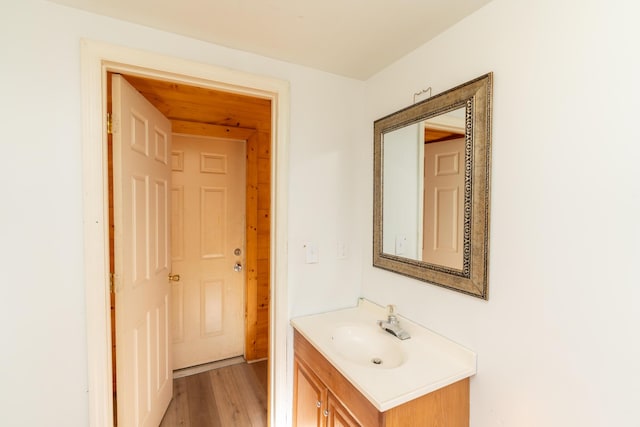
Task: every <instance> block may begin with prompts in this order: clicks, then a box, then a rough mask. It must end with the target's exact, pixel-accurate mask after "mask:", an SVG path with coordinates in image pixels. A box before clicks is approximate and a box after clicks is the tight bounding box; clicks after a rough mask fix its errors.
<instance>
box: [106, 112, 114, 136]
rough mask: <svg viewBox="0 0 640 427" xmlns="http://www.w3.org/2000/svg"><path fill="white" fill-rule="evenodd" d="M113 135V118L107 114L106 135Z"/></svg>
mask: <svg viewBox="0 0 640 427" xmlns="http://www.w3.org/2000/svg"><path fill="white" fill-rule="evenodd" d="M112 133H113V117H112V116H111V113H107V135H111V134H112Z"/></svg>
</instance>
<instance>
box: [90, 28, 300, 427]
mask: <svg viewBox="0 0 640 427" xmlns="http://www.w3.org/2000/svg"><path fill="white" fill-rule="evenodd" d="M109 71H112V72H115V73H122V74H127V75H132V76H139V77H146V78H150V79H157V80H161V81H166V82H173V83H182V84H187V85H192V86H197V87H202V88H207V89H218V90H222V91H226V92H230V93H237V94H242V95H249V96H255V97H258V98H265V99H269V100H270V101H271V125H272V133H271V137H270V141H269V147H270V152H271V162H270V172H269V174H270V176H271V186H270V191H269V197H270V198H271V210H270V218H269V221H270V223H271V232H270V235H271V241H270V246H271V247H270V253H271V258H270V261H269V273H268V274H269V282H270V284H271V288H270V298H269V335H268V336H269V338H268V360H269V362H268V366H269V374H270V377H269V381H268V387H269V405H268V406H269V423H270V425H286V423H287V420H288V413H289V401H290V394H291V393H290V390H289V389H290V384H291V378H290V375H289V373H288V369H287V365H288V363H289V361H288V354H287V342H288V332H289V328H288V308H287V307H288V302H287V301H288V291H287V255H286V242H287V218H286V211H287V168H286V165H287V145H288V128H289V126H288V124H289V122H288V119H289V114H288V112H289V84H288V83H287V82H285V81H282V80H277V79H273V78H269V77H264V76H258V75H254V74H250V73H245V72H238V71H234V70H229V69H226V68H221V67H217V66H213V65H207V64H203V63H196V62H192V61H187V60H184V59H179V58H172V57H166V56H163V55H159V54H155V53H151V52H144V51H139V50H134V49H129V48H124V47H121V46H114V45H109V44H106V43H101V42H95V41H89V40H82V42H81V79H82V81H81V83H82V116H83V138H82V149H83V150H82V151H83V183H84V189H83V195H84V207H83V209H84V214H83V217H84V223H83V228H84V236H85V245H84V267H85V276H84V278H85V295H86V307H87V309H86V316H87V323H86V326H87V362H88V397H89V425H91V426H112V425H113V421H114V420H113V400H112V399H113V384H112V375H111V372H112V366H111V360H112V359H111V344H112V342H111V325H110V301H109V297H110V292H109V289H110V277H109V222H108V177H107V136H106V135H107V132H106V130H107V124H106V123H107V121H106V112H107V105H106V104H107V87H106V82H107V78H106V77H107V72H109ZM276 307H277V308H278V309H276Z"/></svg>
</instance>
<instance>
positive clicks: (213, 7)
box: [50, 0, 491, 80]
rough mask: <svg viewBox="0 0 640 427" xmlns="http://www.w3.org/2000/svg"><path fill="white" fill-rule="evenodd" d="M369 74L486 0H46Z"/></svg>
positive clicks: (337, 71) (245, 48)
mask: <svg viewBox="0 0 640 427" xmlns="http://www.w3.org/2000/svg"><path fill="white" fill-rule="evenodd" d="M50 1H53V2H55V3H59V4H62V5H66V6H71V7H74V8H78V9H83V10H86V11H90V12H93V13H97V14H100V15H106V16H110V17H113V18H117V19H120V20H124V21H129V22H133V23H136V24H141V25H144V26H148V27H152V28H156V29H160V30H164V31H169V32H172V33H176V34H181V35H184V36H188V37H192V38H196V39H199V40H203V41H207V42H211V43H215V44H218V45H222V46H227V47H230V48H233V49H238V50H243V51H247V52H253V53H256V54H260V55H263V56H267V57H270V58H274V59H279V60H282V61H286V62H291V63H294V64H299V65H303V66H308V67H311V68H315V69H319V70H323V71H327V72H330V73H334V74H339V75H343V76H346V77H351V78H355V79H360V80H366V79H367V78H369V77H371V76H372V75H373V74H375V73H377V72H378V71H380V70H381V69H383V68H384V67H386V66H387V65H389V64H391V63H393V62H395V61H396V60H398V59H399V58H401V57H402V56H404V55H406V54H407V53H409V52H411V51H412V50H414V49H416V48H418V47H419V46H421V45H422V44H424V43H426V42H427V41H429V40H431V39H432V38H434V37H435V36H437V35H438V34H439V33H441V32H442V31H444V30H445V29H447V28H448V27H450V26H452V25H453V24H455V23H456V22H458V21H460V20H461V19H463V18H464V17H465V16H468V15H470V14H471V13H473V12H474V11H476V10H477V9H479V8H480V7H482V6H483V5H485V4H487V3H489V1H491V0H50Z"/></svg>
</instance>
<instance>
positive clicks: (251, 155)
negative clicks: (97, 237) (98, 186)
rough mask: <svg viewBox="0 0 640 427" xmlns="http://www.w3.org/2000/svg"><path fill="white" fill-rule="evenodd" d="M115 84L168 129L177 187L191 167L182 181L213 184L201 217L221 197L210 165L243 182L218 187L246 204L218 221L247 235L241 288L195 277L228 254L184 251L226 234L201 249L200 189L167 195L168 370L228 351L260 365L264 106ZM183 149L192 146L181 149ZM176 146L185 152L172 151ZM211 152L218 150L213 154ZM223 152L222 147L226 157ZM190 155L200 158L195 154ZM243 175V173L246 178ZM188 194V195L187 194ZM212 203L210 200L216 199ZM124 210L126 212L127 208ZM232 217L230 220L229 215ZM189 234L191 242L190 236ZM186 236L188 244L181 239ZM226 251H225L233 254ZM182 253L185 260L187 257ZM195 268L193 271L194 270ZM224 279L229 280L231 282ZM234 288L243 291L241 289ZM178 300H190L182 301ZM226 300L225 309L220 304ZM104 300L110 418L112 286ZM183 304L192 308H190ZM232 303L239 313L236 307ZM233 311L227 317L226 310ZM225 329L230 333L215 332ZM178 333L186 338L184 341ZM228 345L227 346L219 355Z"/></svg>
mask: <svg viewBox="0 0 640 427" xmlns="http://www.w3.org/2000/svg"><path fill="white" fill-rule="evenodd" d="M113 74H114V73H112V72H108V73H107V112H108V115H109V117H113V115H112V102H111V101H112V97H111V94H112V91H111V81H112V75H113ZM119 76H121V77H122V78H124V79H125V80H126V81H127V82H128V83H129V84H130V85H131V86H132V87H133V89H135V90H136V91H137V92H138V93H139V94H141V95H142V96H143V97H144V98H145V99H146V100H147V101H148V102H149V103H150V104H151V105H152V106H153V107H154V108H155V109H157V110H158V111H159V112H160V113H161V114H162V115H163V116H164V117H166V118H167V119H169V121H170V122H171V128H172V133H173V135H174V138H173V139H174V151H173V152H172V153H170V154H171V155H170V159H171V160H172V162H171V163H172V165H171V169H172V170H173V171H174V172H173V175H174V181H175V180H176V177H178V179H180V180H182V178H180V176H182V175H183V174H184V173H185V171H186V170H191V169H193V171H191V172H189V174H190V175H192V176H193V177H194V178H195V179H198V178H197V176H195V175H200V176H201V177H208V180H209V183H210V184H211V183H214V182H218V184H217V186H218V187H217V188H214V187H202V188H204V189H205V190H207V191H205V193H204V194H205V199H203V200H201V201H200V203H204V205H203V209H204V208H205V207H206V206H205V205H207V202H206V199H207V198H211V195H212V194H213V195H214V196H215V194H216V193H220V191H218V190H222V187H220V185H221V182H219V181H216V180H214V181H211V177H216V176H219V177H222V176H224V175H225V174H226V173H225V174H222V175H221V174H220V173H219V172H220V171H216V170H213V169H211V167H213V168H214V169H215V168H216V167H218V166H224V167H225V168H226V164H227V162H228V161H229V165H230V169H229V171H228V172H229V173H232V172H241V173H242V176H240V175H238V173H235V175H232V176H233V180H232V181H233V184H232V182H229V183H228V184H225V185H232V186H231V187H228V189H230V190H234V191H230V192H228V194H227V195H226V196H225V197H224V199H225V200H227V199H228V200H231V199H232V198H233V197H232V196H233V195H234V193H235V194H240V195H244V196H245V197H244V198H245V201H244V203H240V204H239V205H238V206H245V208H244V209H243V210H244V212H234V215H232V216H231V217H230V218H231V219H232V221H222V222H224V223H227V224H231V223H233V224H234V226H233V227H232V228H233V229H234V232H235V234H236V235H237V234H238V232H240V234H244V238H243V237H241V236H239V235H237V236H236V240H238V239H240V240H243V242H242V244H241V245H240V246H241V247H242V249H240V247H238V248H236V249H235V251H236V254H235V255H237V256H236V257H235V259H236V260H241V259H242V260H243V261H244V262H242V263H236V266H235V267H239V269H240V271H242V274H243V278H244V280H241V282H243V283H242V284H240V283H235V284H234V286H232V287H231V288H229V286H218V285H220V284H221V283H222V282H220V281H218V280H214V281H211V280H209V281H208V282H207V281H202V279H203V278H204V275H206V273H204V271H205V270H208V273H209V277H210V278H211V274H212V273H213V274H214V275H217V277H220V275H221V274H222V273H221V270H220V269H221V268H224V260H225V259H227V260H228V259H230V257H231V256H233V255H231V254H229V255H227V256H224V255H222V252H221V254H220V255H216V254H213V255H212V254H211V253H207V254H202V255H203V256H202V257H200V255H196V254H195V253H196V252H197V253H198V254H200V250H199V249H200V248H197V249H196V248H193V247H189V246H187V247H186V248H185V244H186V245H191V246H193V244H194V243H197V242H196V241H197V240H198V239H200V240H202V242H201V245H200V246H201V247H202V248H204V247H205V246H210V247H208V248H207V249H208V250H209V252H210V251H211V249H221V248H218V247H217V246H218V244H219V243H222V241H223V240H225V239H224V238H221V237H222V236H223V235H224V234H227V235H228V234H229V233H222V234H220V233H217V236H211V239H210V241H209V243H208V244H207V242H206V237H205V236H206V235H207V234H208V233H206V232H205V231H204V230H203V234H202V235H200V234H199V230H198V231H196V230H191V229H192V228H193V226H194V223H199V222H201V221H200V216H199V214H200V210H201V209H200V208H199V207H198V206H195V205H198V203H199V202H198V201H197V200H194V196H195V195H194V194H193V193H194V190H195V191H198V190H199V188H190V187H191V186H194V185H196V183H194V182H190V183H189V184H187V186H186V187H185V183H184V182H181V184H182V185H180V186H177V187H176V186H174V187H172V191H171V192H172V194H173V200H174V203H173V207H172V208H171V212H173V215H172V223H173V227H172V231H171V233H170V236H171V239H172V241H173V242H174V243H176V244H173V245H172V247H173V250H172V253H173V258H172V260H171V264H173V267H172V274H171V277H170V278H171V279H172V282H171V287H172V295H173V298H172V309H171V313H172V316H171V317H172V319H173V320H172V330H173V346H174V348H175V350H179V351H178V353H176V352H175V350H174V362H173V369H174V370H175V369H178V368H181V369H182V368H186V367H191V366H194V365H199V364H205V363H210V362H215V361H218V360H220V359H223V358H224V357H223V356H224V355H225V354H226V353H229V354H227V356H229V357H231V356H236V355H238V354H240V353H239V352H241V353H242V356H244V359H245V360H246V361H248V362H256V361H260V360H264V359H266V358H267V356H268V343H269V336H268V334H269V305H270V304H269V301H270V274H269V268H270V264H271V263H270V248H271V244H270V234H271V221H270V212H271V197H270V191H271V173H270V170H271V147H270V141H271V123H272V120H271V109H272V108H271V100H269V99H265V98H260V97H255V96H247V95H242V94H237V93H232V92H227V91H222V90H214V89H209V88H202V87H198V86H193V85H187V84H182V83H176V82H169V81H164V80H158V79H151V78H148V77H143V76H137V75H131V74H124V73H119ZM186 141H190V142H189V143H187V142H186ZM178 142H180V143H181V144H182V145H179V144H178ZM107 143H108V150H109V155H108V159H109V167H108V170H109V224H110V226H109V253H110V257H109V259H110V263H109V268H110V274H111V276H112V277H114V273H115V271H116V269H115V267H116V266H115V263H114V260H115V259H118V257H117V254H116V253H115V251H116V245H115V244H114V241H115V233H114V211H115V209H114V199H113V167H114V165H113V138H112V134H111V133H110V132H108V135H107ZM185 144H187V145H185ZM221 144H222V145H221ZM214 146H215V150H214V149H213V147H214ZM223 146H226V147H228V148H226V149H225V148H223ZM241 146H243V147H246V148H243V149H240V148H239V147H241ZM200 147H202V149H203V150H204V151H203V152H200V151H199V150H200ZM231 147H238V148H234V149H233V150H232V152H233V153H236V154H233V155H232V152H231V151H229V149H230V148H231ZM196 149H197V150H198V152H197V153H196V152H193V150H196ZM216 150H217V151H216ZM238 150H240V151H238ZM214 152H216V153H223V152H224V154H220V155H218V154H214ZM203 156H204V157H203ZM232 156H235V157H238V156H239V157H238V160H236V161H235V163H234V162H231V159H232V158H233V157H232ZM192 157H193V161H191V162H189V161H188V160H187V164H189V165H190V167H189V168H187V169H185V159H191V158H192ZM196 157H197V158H196ZM200 158H202V159H203V160H202V161H203V162H212V163H210V164H207V165H205V164H204V163H203V164H202V165H199V164H198V159H200ZM217 159H219V160H217ZM218 161H219V162H222V163H224V164H222V163H220V165H218V164H217V163H216V162H218ZM238 162H241V163H242V165H243V166H240V165H239V164H238ZM191 163H193V165H191ZM233 165H235V171H233V169H234V167H233ZM202 167H204V168H205V169H204V171H205V173H203V174H199V173H198V172H196V171H195V170H196V169H198V171H200V170H202ZM245 170H246V173H245V172H244V171H245ZM176 174H177V175H176ZM192 179H193V178H192ZM200 184H202V183H200ZM238 184H241V185H242V187H244V188H239V186H238ZM185 188H186V191H184V190H185ZM212 190H213V191H212ZM185 194H187V196H186V197H187V199H186V200H187V201H188V202H190V203H189V205H187V206H185V205H184V201H185ZM220 194H222V193H220ZM225 194H226V193H225ZM196 197H197V196H196ZM213 198H214V199H216V197H213ZM236 198H237V197H236ZM125 203H126V202H125ZM221 207H222V206H221ZM125 210H128V209H126V208H125ZM229 213H230V214H231V212H229ZM215 214H216V212H213V211H211V212H206V213H205V212H204V211H203V212H202V215H203V217H206V216H213V215H215ZM223 216H224V215H223ZM234 217H235V218H234ZM239 217H242V218H239ZM194 218H197V220H196V221H193V219H194ZM242 224H244V225H242ZM211 225H212V220H211V219H208V220H207V221H205V222H203V226H204V227H209V226H211ZM239 227H242V228H244V230H238V228H239ZM186 229H189V230H190V233H186V234H185V233H184V230H186ZM194 232H195V234H197V235H194ZM186 235H188V236H187V237H186V238H185V236H186ZM178 242H181V244H177V243H178ZM237 243H238V242H237ZM236 246H237V245H236ZM214 247H215V248H214ZM234 247H235V246H234ZM223 252H224V251H223ZM227 252H231V250H230V251H227ZM185 253H186V254H187V258H186V259H185ZM201 258H202V259H201ZM212 258H215V259H212ZM194 261H195V262H196V263H197V264H198V265H194ZM221 261H222V262H221ZM242 264H244V265H242ZM216 266H217V267H216ZM235 267H234V268H235ZM212 268H216V269H218V273H214V272H213V271H212V270H211V269H212ZM236 271H238V270H236ZM236 274H237V273H235V274H234V273H231V274H228V273H227V272H225V274H224V276H228V277H227V279H234V281H235V282H237V281H238V280H237V278H235V277H234V276H235V275H236ZM180 275H182V277H183V279H182V280H180V279H179V278H180ZM185 279H187V280H186V282H187V283H185ZM231 281H232V280H228V282H231ZM185 285H188V286H185ZM240 287H242V290H241V289H240ZM199 288H200V289H199ZM223 288H224V289H223ZM185 290H186V292H185ZM185 295H186V296H187V297H186V298H185ZM223 300H224V304H223V303H222V301H223ZM233 301H237V303H236V304H231V303H232V302H233ZM110 302H111V340H112V370H113V394H114V402H113V404H114V418H115V419H117V411H118V409H117V392H118V386H117V384H118V380H117V376H116V371H117V365H116V364H117V357H116V354H117V350H118V347H117V346H118V342H117V340H116V327H117V325H116V318H117V316H116V313H117V310H118V307H117V305H116V296H115V292H114V290H113V287H112V292H111V298H110ZM186 304H190V305H191V307H189V306H187V305H186ZM237 304H240V305H239V306H238V307H234V305H237ZM231 307H234V308H231ZM225 308H226V310H225ZM199 310H201V311H202V314H201V315H200V316H197V318H193V316H191V314H193V313H194V312H198V311H199ZM232 310H233V312H231V311H232ZM223 313H224V318H225V321H224V322H223ZM223 323H224V324H225V330H226V331H227V332H224V331H223V330H222V329H220V328H221V327H222V324H223ZM185 325H186V330H185ZM211 327H215V329H216V330H213V331H212V330H208V329H211ZM229 331H232V332H231V333H232V335H229V334H230V332H229ZM240 334H241V336H240ZM185 335H186V336H187V339H185ZM225 347H228V348H227V349H225ZM218 353H219V354H218ZM232 353H233V354H232ZM178 356H179V357H178ZM176 357H177V359H176Z"/></svg>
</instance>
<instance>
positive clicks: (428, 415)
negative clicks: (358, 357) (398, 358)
mask: <svg viewBox="0 0 640 427" xmlns="http://www.w3.org/2000/svg"><path fill="white" fill-rule="evenodd" d="M294 352H295V357H294V398H293V405H294V407H293V419H294V426H296V427H309V426H313V427H358V426H360V427H406V426H413V425H416V426H417V425H419V426H421V427H468V426H469V379H468V378H465V379H463V380H460V381H458V382H455V383H453V384H450V385H448V386H446V387H443V388H441V389H438V390H435V391H433V392H431V393H428V394H426V395H423V396H421V397H417V398H415V399H413V400H410V401H408V402H406V403H403V404H401V405H399V406H396V407H393V408H391V409H388V410H386V411H383V412H381V411H379V410H378V409H377V408H376V407H375V406H374V405H373V404H372V403H371V402H370V401H369V400H368V399H367V398H366V397H365V396H364V395H363V394H362V393H360V391H358V389H356V387H355V386H354V385H353V384H351V382H349V380H347V379H346V378H345V377H344V376H343V375H342V374H341V373H340V372H339V371H338V370H337V369H336V368H335V367H334V366H333V365H332V364H331V363H330V362H329V361H328V360H327V359H326V358H325V357H324V356H322V354H320V353H319V352H318V351H317V350H316V349H315V347H313V345H311V344H310V343H309V341H307V340H306V339H305V338H304V337H303V336H302V335H301V334H300V333H299V332H298V331H297V330H294Z"/></svg>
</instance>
